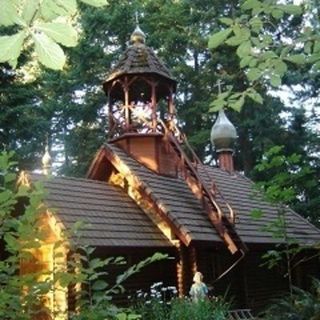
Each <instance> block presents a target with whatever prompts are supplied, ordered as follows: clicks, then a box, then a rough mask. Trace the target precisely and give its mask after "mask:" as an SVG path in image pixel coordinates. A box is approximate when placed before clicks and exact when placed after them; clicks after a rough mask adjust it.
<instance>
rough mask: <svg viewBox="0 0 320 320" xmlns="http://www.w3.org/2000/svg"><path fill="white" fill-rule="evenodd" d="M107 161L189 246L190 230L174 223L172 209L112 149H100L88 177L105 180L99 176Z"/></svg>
mask: <svg viewBox="0 0 320 320" xmlns="http://www.w3.org/2000/svg"><path fill="white" fill-rule="evenodd" d="M107 161H108V162H109V163H110V165H111V166H112V167H114V168H115V169H116V170H117V171H118V172H120V173H121V174H122V175H123V176H125V177H126V179H127V180H128V182H129V183H130V184H131V185H132V186H134V187H135V188H136V190H137V191H138V192H139V193H140V194H141V195H143V196H144V197H145V198H146V199H148V200H150V201H151V202H152V203H153V210H154V212H156V213H157V214H158V215H159V216H160V217H161V218H162V219H163V221H165V223H167V224H168V225H169V226H170V227H171V228H172V230H173V232H174V234H175V235H176V236H177V237H178V238H179V239H180V240H181V241H182V242H183V244H185V245H186V246H188V245H189V244H190V242H191V241H192V238H191V237H190V235H189V232H188V230H187V229H185V227H184V226H182V225H176V224H175V223H174V221H173V220H172V219H171V218H170V211H169V210H168V209H167V208H166V206H165V205H164V204H163V203H162V202H161V201H159V200H158V199H157V198H156V197H155V196H154V194H153V191H152V190H151V189H150V187H149V186H148V185H147V184H145V183H144V182H143V181H142V180H141V179H139V177H138V176H136V175H135V174H134V173H133V172H132V171H131V170H130V168H129V167H128V166H127V165H126V164H125V163H124V162H123V161H121V159H120V158H119V157H118V156H117V155H116V154H114V153H113V152H112V150H111V149H109V148H107V147H106V146H102V147H101V148H100V149H99V151H98V153H97V154H96V156H95V159H94V161H93V162H92V164H91V166H90V168H89V171H88V173H87V178H88V179H95V180H105V178H106V177H101V176H99V172H102V171H103V170H102V169H101V168H102V167H104V166H105V165H106V162H107ZM109 170H110V169H109ZM110 171H111V170H110Z"/></svg>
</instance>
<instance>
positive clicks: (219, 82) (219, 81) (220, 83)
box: [217, 79, 222, 94]
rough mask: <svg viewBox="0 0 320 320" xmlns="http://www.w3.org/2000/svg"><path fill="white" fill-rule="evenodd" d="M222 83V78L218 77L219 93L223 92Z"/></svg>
mask: <svg viewBox="0 0 320 320" xmlns="http://www.w3.org/2000/svg"><path fill="white" fill-rule="evenodd" d="M221 85H222V81H221V80H220V79H218V81H217V86H218V93H219V94H221Z"/></svg>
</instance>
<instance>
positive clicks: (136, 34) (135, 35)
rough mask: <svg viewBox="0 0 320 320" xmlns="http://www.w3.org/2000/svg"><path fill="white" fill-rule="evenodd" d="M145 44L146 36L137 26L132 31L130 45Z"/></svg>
mask: <svg viewBox="0 0 320 320" xmlns="http://www.w3.org/2000/svg"><path fill="white" fill-rule="evenodd" d="M145 42H146V35H145V33H144V32H143V31H142V30H141V28H140V27H139V25H137V26H136V28H135V29H134V31H133V32H132V34H131V37H130V43H131V44H138V43H145Z"/></svg>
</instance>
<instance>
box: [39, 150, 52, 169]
mask: <svg viewBox="0 0 320 320" xmlns="http://www.w3.org/2000/svg"><path fill="white" fill-rule="evenodd" d="M41 161H42V171H43V174H45V175H48V174H49V171H50V168H51V156H50V153H49V147H48V146H46V150H45V153H44V155H43V157H42V160H41Z"/></svg>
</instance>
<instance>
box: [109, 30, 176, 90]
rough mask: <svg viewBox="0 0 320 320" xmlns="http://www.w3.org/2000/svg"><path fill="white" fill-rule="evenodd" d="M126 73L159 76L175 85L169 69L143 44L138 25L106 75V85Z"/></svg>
mask: <svg viewBox="0 0 320 320" xmlns="http://www.w3.org/2000/svg"><path fill="white" fill-rule="evenodd" d="M128 74H130V75H135V74H150V75H155V76H159V77H160V78H164V79H165V80H167V81H169V82H171V83H172V84H174V89H175V87H176V81H175V79H174V78H173V76H172V74H171V72H170V71H169V69H168V68H167V67H166V66H165V64H164V63H163V62H162V61H161V60H160V59H159V58H158V57H157V55H156V54H155V53H154V51H153V50H152V49H151V48H149V47H148V46H146V45H145V34H144V32H143V31H142V30H141V29H140V27H139V26H137V27H136V28H135V30H134V31H133V33H132V35H131V37H130V45H129V46H128V48H127V49H126V50H125V52H124V53H123V55H122V57H121V58H120V60H119V61H118V63H117V64H116V65H115V66H114V68H113V69H112V70H111V72H110V73H109V75H108V76H107V79H106V81H105V85H107V86H108V84H109V83H110V82H111V81H113V80H114V79H116V78H119V77H121V76H123V75H128Z"/></svg>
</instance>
